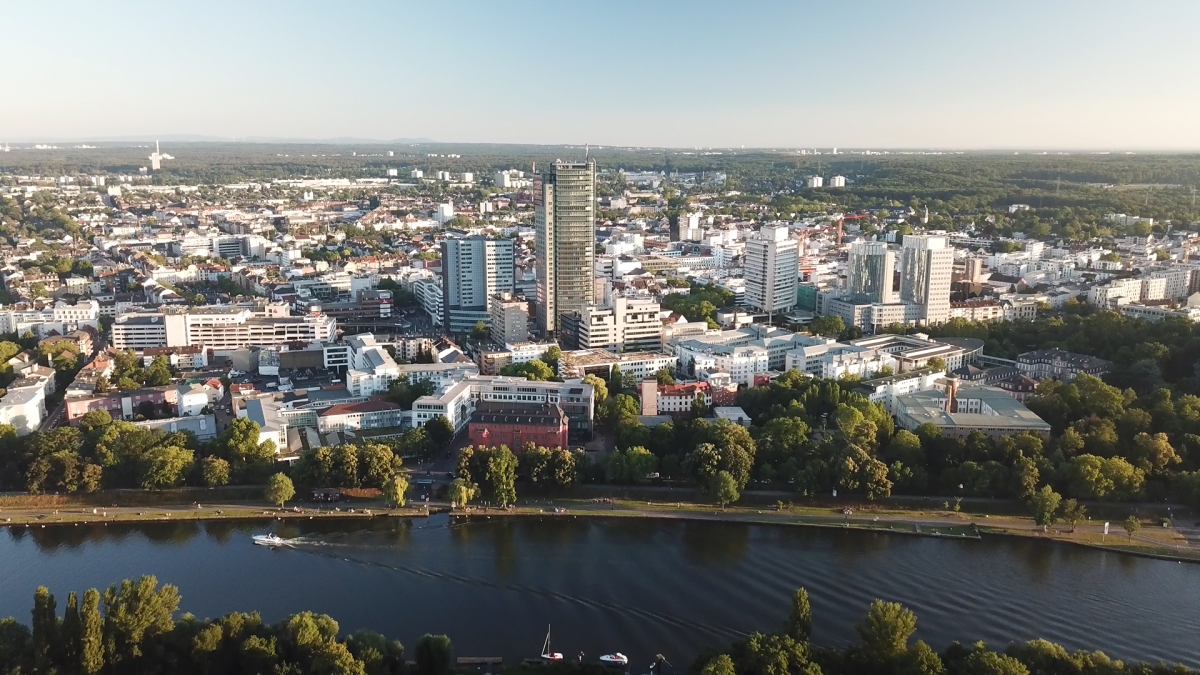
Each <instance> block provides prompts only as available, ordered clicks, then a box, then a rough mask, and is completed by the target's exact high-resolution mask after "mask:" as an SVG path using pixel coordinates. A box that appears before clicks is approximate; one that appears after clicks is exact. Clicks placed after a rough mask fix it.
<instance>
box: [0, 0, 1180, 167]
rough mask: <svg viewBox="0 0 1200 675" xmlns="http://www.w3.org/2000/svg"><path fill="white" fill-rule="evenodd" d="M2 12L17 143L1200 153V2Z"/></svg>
mask: <svg viewBox="0 0 1200 675" xmlns="http://www.w3.org/2000/svg"><path fill="white" fill-rule="evenodd" d="M0 8H3V12H2V14H0V15H2V16H4V24H5V28H4V30H3V32H2V37H0V60H2V62H3V63H4V64H5V68H4V78H3V80H2V81H0V142H4V141H34V140H55V139H76V140H82V139H92V140H98V139H104V138H113V137H144V138H145V139H148V140H149V139H153V138H155V137H156V136H167V135H179V134H194V135H205V136H214V137H231V138H245V137H273V138H275V137H278V138H306V139H324V138H335V137H358V138H373V139H381V140H390V139H396V138H429V139H433V140H436V141H442V142H480V143H544V144H564V143H569V144H577V143H591V144H593V145H639V146H655V147H738V146H743V145H744V146H746V147H830V146H838V147H843V148H955V149H1051V150H1052V149H1093V150H1197V149H1200V39H1197V38H1196V33H1195V30H1196V26H1198V25H1200V2H1197V1H1195V0H1177V1H1168V0H1163V1H1160V2H1155V1H1151V0H1139V1H1137V2H1134V1H1131V0H1126V1H1122V2H1115V1H1114V2H1109V1H1105V0H1086V1H1069V0H1037V1H1032V2H1031V1H1026V0H1005V1H1003V2H975V1H968V2H963V1H961V0H952V1H945V2H937V1H932V0H931V1H919V0H911V1H905V2H895V1H893V0H883V1H870V0H862V1H846V2H839V1H836V0H824V1H823V2H804V1H782V0H781V1H779V2H756V1H754V0H728V1H726V2H707V1H705V0H679V1H673V0H644V1H640V2H635V1H625V0H608V1H605V2H582V1H576V0H568V1H563V0H546V1H533V0H530V1H525V0H507V1H505V2H486V3H485V2H467V1H461V2H455V1H451V0H425V1H424V2H420V3H408V2H399V1H394V0H386V1H385V0H381V1H378V2H372V1H369V0H361V1H352V0H351V1H341V2H333V1H329V2H321V3H318V2H307V1H304V0H288V1H287V2H270V1H267V0H263V1H255V0H237V1H234V2H223V1H210V0H200V1H198V2H190V3H164V2H122V1H120V0H113V1H109V2H102V3H100V2H61V3H60V2H53V3H50V2H29V1H24V2H17V1H9V0H5V1H4V2H2V3H0Z"/></svg>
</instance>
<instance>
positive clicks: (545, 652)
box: [542, 626, 563, 661]
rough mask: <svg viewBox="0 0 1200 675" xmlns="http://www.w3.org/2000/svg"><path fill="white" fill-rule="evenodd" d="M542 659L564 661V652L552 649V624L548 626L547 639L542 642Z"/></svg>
mask: <svg viewBox="0 0 1200 675" xmlns="http://www.w3.org/2000/svg"><path fill="white" fill-rule="evenodd" d="M542 660H543V661H562V660H563V655H562V652H552V651H550V626H546V641H545V642H543V643H542Z"/></svg>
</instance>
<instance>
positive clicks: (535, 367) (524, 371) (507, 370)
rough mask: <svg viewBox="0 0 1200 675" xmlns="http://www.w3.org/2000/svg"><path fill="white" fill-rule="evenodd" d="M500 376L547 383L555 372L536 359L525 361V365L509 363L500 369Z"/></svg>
mask: <svg viewBox="0 0 1200 675" xmlns="http://www.w3.org/2000/svg"><path fill="white" fill-rule="evenodd" d="M500 374H501V375H508V376H510V377H524V378H525V379H527V380H533V381H534V382H547V381H549V380H552V379H554V377H555V372H554V371H553V370H551V369H550V366H548V365H546V363H545V362H543V361H540V360H538V359H534V360H532V361H526V362H525V363H510V364H509V365H507V366H504V367H503V368H501V369H500Z"/></svg>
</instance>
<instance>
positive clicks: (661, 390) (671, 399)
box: [658, 382, 712, 415]
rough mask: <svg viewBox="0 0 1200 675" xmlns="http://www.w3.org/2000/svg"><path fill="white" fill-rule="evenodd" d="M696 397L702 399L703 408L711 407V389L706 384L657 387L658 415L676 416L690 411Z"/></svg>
mask: <svg viewBox="0 0 1200 675" xmlns="http://www.w3.org/2000/svg"><path fill="white" fill-rule="evenodd" d="M697 396H703V397H704V405H705V407H710V406H712V387H711V386H710V385H709V384H708V383H707V382H689V383H687V384H660V385H658V414H659V415H678V414H681V413H688V412H691V410H692V403H693V402H694V401H695V400H696V397H697Z"/></svg>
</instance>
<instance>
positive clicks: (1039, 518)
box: [1030, 485, 1062, 532]
mask: <svg viewBox="0 0 1200 675" xmlns="http://www.w3.org/2000/svg"><path fill="white" fill-rule="evenodd" d="M1061 501H1062V495H1060V494H1058V493H1057V492H1055V491H1054V488H1052V487H1050V486H1049V485H1043V486H1042V489H1041V490H1038V491H1037V492H1035V493H1033V498H1032V499H1031V500H1030V505H1031V506H1032V507H1033V522H1035V523H1037V524H1038V525H1041V526H1042V531H1043V532H1045V531H1046V528H1047V527H1049V526H1050V525H1052V524H1053V523H1054V512H1055V511H1057V510H1058V504H1059V502H1061Z"/></svg>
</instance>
